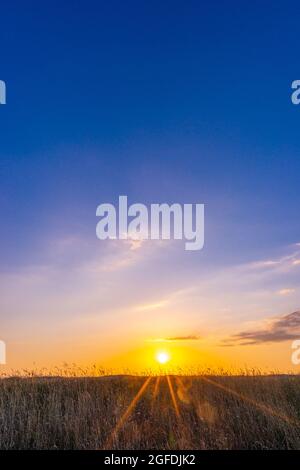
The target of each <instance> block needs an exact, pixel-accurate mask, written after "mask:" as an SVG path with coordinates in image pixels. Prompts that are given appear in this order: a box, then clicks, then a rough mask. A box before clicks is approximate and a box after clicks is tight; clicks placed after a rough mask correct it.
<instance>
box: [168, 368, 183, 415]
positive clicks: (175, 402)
mask: <svg viewBox="0 0 300 470" xmlns="http://www.w3.org/2000/svg"><path fill="white" fill-rule="evenodd" d="M166 379H167V382H168V386H169V391H170V395H171V399H172V402H173V406H174V410H175V413H176V416H177V418H180V412H179V408H178V403H177V400H176V396H175V393H174V388H173V385H172V382H171V378H170V376H169V375H167V376H166Z"/></svg>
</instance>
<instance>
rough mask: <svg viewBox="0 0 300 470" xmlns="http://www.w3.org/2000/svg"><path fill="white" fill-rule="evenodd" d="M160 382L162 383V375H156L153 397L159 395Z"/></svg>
mask: <svg viewBox="0 0 300 470" xmlns="http://www.w3.org/2000/svg"><path fill="white" fill-rule="evenodd" d="M159 383H160V376H158V377H156V381H155V387H154V391H153V398H156V397H157V395H158V389H159Z"/></svg>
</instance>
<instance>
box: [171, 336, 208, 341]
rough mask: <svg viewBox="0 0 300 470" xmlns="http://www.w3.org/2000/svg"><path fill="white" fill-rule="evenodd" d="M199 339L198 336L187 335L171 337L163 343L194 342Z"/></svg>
mask: <svg viewBox="0 0 300 470" xmlns="http://www.w3.org/2000/svg"><path fill="white" fill-rule="evenodd" d="M198 339H200V336H199V335H187V336H171V337H170V338H166V339H165V341H195V340H198Z"/></svg>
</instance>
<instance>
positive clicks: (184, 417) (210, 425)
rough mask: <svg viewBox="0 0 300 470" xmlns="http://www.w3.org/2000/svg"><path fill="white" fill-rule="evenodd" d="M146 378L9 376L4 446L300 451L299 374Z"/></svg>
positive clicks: (3, 403) (2, 404)
mask: <svg viewBox="0 0 300 470" xmlns="http://www.w3.org/2000/svg"><path fill="white" fill-rule="evenodd" d="M146 380H147V377H135V376H108V377H81V378H80V377H78V378H62V377H48V378H41V377H40V378H39V377H27V378H3V379H1V380H0V448H1V449H102V448H110V449H161V450H162V449H300V377H298V376H293V375H287V376H280V375H278V376H259V375H251V376H250V375H249V376H213V375H208V376H205V375H203V376H170V377H169V384H170V385H171V388H172V389H173V392H174V393H173V398H172V394H171V393H170V385H169V384H168V380H167V377H160V378H159V379H158V378H156V377H152V378H151V379H149V383H148V384H147V386H146V385H145V386H144V389H143V390H142V392H143V393H141V397H140V398H139V400H137V401H136V402H134V406H133V407H132V410H131V412H128V411H127V413H126V410H128V407H129V405H130V403H131V402H132V400H133V399H134V397H135V396H136V395H137V393H138V391H139V390H140V389H141V387H142V386H143V384H145V381H146ZM158 380H159V384H157V381H158Z"/></svg>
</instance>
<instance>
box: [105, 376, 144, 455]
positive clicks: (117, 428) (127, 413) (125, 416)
mask: <svg viewBox="0 0 300 470" xmlns="http://www.w3.org/2000/svg"><path fill="white" fill-rule="evenodd" d="M151 378H152V377H148V378H147V379H146V380H145V382H144V383H143V385H142V386H141V388H140V389H139V391H138V392H137V394H136V395H135V397H134V398H133V400H132V401H131V403H130V404H129V406H128V408H127V409H126V411H125V413H124V414H123V415H122V416H121V418H120V419H119V421H118V422H117V424H116V426H115V428H114V430H113V431H112V433H111V435H110V436H109V438H108V439H107V441H106V443H105V445H104V450H105V449H110V448H111V445H112V443H113V441H114V439H115V438H116V437H117V435H118V433H119V431H120V429H121V428H122V427H123V426H124V424H125V422H126V421H127V419H128V418H129V416H130V415H131V413H132V411H133V410H134V408H135V406H136V405H137V403H138V401H139V400H140V398H141V397H142V395H143V394H144V393H145V391H146V389H147V387H148V385H149V383H150V381H151Z"/></svg>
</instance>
